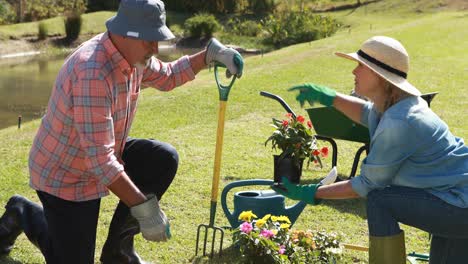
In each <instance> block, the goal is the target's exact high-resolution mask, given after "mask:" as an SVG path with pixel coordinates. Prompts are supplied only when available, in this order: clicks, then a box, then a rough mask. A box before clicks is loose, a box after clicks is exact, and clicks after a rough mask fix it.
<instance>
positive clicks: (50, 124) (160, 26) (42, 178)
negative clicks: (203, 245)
mask: <svg viewBox="0 0 468 264" xmlns="http://www.w3.org/2000/svg"><path fill="white" fill-rule="evenodd" d="M165 16H166V13H165V8H164V3H163V2H162V1H160V0H122V1H121V2H120V6H119V10H118V11H117V14H116V15H115V16H114V17H112V18H110V19H109V20H108V21H107V22H106V27H107V31H106V32H104V33H102V34H99V35H97V36H95V37H93V38H92V39H90V40H88V41H86V42H84V43H83V44H82V45H80V46H79V47H78V48H77V49H76V50H75V51H74V52H73V53H72V54H71V55H70V56H69V57H68V58H67V59H66V60H65V63H64V65H63V66H62V68H61V70H60V72H59V73H58V76H57V78H56V81H55V84H54V87H53V90H52V94H51V97H50V100H49V104H48V107H47V111H46V113H45V115H44V117H43V118H42V122H41V124H40V127H39V129H38V132H37V134H36V137H35V139H34V142H33V144H32V148H31V151H30V155H29V172H30V186H31V187H32V188H33V189H34V190H36V192H37V195H38V197H39V199H40V201H41V203H42V206H41V205H38V204H36V203H34V202H32V201H30V200H28V199H26V198H25V197H23V196H20V195H14V196H13V197H11V198H10V199H9V201H8V202H7V204H6V206H5V212H4V214H3V216H2V217H1V218H0V254H2V255H6V254H8V253H9V252H10V251H11V250H12V247H13V245H14V242H15V240H16V238H17V237H18V235H19V234H21V233H22V232H24V233H25V235H26V236H27V237H28V239H29V240H30V241H31V242H32V243H33V244H34V245H36V246H37V247H38V248H39V249H40V251H41V252H42V254H43V255H44V259H45V262H46V263H49V264H56V263H60V264H65V263H66V264H70V263H77V264H88V263H94V253H95V241H96V228H97V223H98V216H99V208H100V201H101V198H102V197H104V196H106V195H108V194H109V191H110V192H112V193H114V194H115V195H116V196H117V197H118V198H119V200H120V201H119V203H118V205H117V207H116V209H115V212H114V215H113V217H112V221H111V223H110V226H109V232H108V237H107V240H106V242H105V244H104V246H103V248H102V252H101V255H100V261H101V262H102V263H105V264H108V263H111V264H115V263H132V264H135V263H144V261H143V260H141V258H140V257H139V256H138V254H137V253H136V252H135V249H134V246H133V238H134V236H135V235H136V234H138V233H140V232H141V233H142V235H143V237H144V238H145V239H147V240H149V241H166V240H167V239H169V238H170V236H171V233H170V224H169V220H168V219H167V217H166V215H165V213H164V212H163V211H162V210H161V208H160V207H159V201H160V200H161V198H162V196H163V194H164V193H165V191H166V190H167V189H168V187H169V186H170V184H171V182H172V180H173V178H174V176H175V175H176V172H177V166H178V162H179V160H178V154H177V152H176V150H175V149H174V148H173V147H172V146H171V145H169V144H168V143H164V142H160V141H157V140H152V139H137V138H130V137H128V134H129V131H130V128H131V124H132V121H133V118H134V115H135V112H136V105H137V100H138V96H139V93H140V89H141V88H142V86H144V87H154V88H156V89H158V90H161V91H170V90H172V89H173V88H175V87H177V86H180V85H182V84H184V83H186V82H188V81H191V80H193V79H194V78H195V75H196V74H197V73H198V72H199V71H200V70H202V69H203V68H205V67H206V66H207V65H208V64H210V63H213V62H218V63H221V64H223V65H225V66H226V68H227V71H229V72H230V73H231V74H233V75H236V76H237V77H241V75H242V71H243V59H242V56H241V55H240V54H239V53H238V52H237V51H235V50H234V49H232V48H227V47H226V46H224V45H223V44H221V43H220V42H219V41H218V40H216V39H211V40H210V42H209V43H208V45H207V47H206V49H205V50H203V51H201V52H199V53H196V54H194V55H190V56H183V57H181V58H179V59H178V60H176V61H173V62H171V63H166V62H162V61H160V60H159V59H157V58H156V57H155V56H153V55H156V54H158V44H159V41H165V40H170V39H173V38H174V35H173V34H172V32H171V31H170V30H169V28H168V27H167V26H166V24H165V18H166V17H165ZM336 54H337V55H338V56H341V57H344V58H347V59H350V60H353V61H356V62H357V66H356V68H355V69H354V71H353V74H354V75H355V92H356V93H357V94H358V95H360V96H363V97H365V98H367V99H369V100H368V101H364V100H361V99H359V98H357V97H351V96H347V95H344V94H341V93H338V92H336V91H335V90H333V89H331V88H328V87H325V86H321V85H316V84H310V83H309V84H303V85H299V86H294V87H293V88H291V89H290V90H293V91H298V92H299V94H298V96H297V100H298V101H299V102H300V103H301V105H303V104H304V102H306V101H307V102H309V103H313V102H319V103H321V104H323V105H326V106H330V107H335V108H336V109H338V110H340V111H341V112H343V113H344V114H346V115H347V116H348V117H350V118H351V119H353V120H354V121H356V122H359V123H361V124H363V125H365V126H367V127H368V128H369V133H370V136H371V143H370V150H369V155H368V156H367V158H366V159H365V160H364V162H363V164H362V167H361V173H360V175H358V176H357V177H355V178H353V179H352V180H348V181H342V182H338V183H334V184H331V185H327V186H320V185H316V184H310V185H294V184H291V183H289V182H288V181H287V180H285V181H284V186H285V189H277V191H278V192H280V193H282V194H283V195H285V196H287V197H290V198H292V199H297V200H304V201H306V202H307V203H309V204H312V205H314V204H317V201H319V200H322V199H350V198H358V197H364V198H367V217H368V225H369V244H370V249H369V262H370V263H405V247H404V235H403V231H402V230H401V229H400V228H399V223H404V224H407V225H411V226H414V227H417V228H420V229H422V230H425V231H427V232H429V233H431V234H432V242H431V250H430V259H431V260H430V262H431V263H463V261H466V260H467V259H468V250H466V248H467V247H468V148H467V147H466V146H465V145H464V142H463V140H462V139H460V138H457V137H455V136H454V135H452V134H451V133H450V131H449V129H448V126H447V125H446V124H445V123H444V122H443V121H442V120H441V119H440V118H439V117H438V116H437V115H436V114H434V112H432V111H431V110H430V109H429V107H428V105H427V103H426V102H425V101H424V100H423V99H421V97H420V95H421V93H420V91H419V90H418V89H417V88H416V87H414V86H413V85H411V84H410V83H409V82H408V81H407V74H408V70H409V60H408V54H407V52H406V50H405V48H404V47H403V46H402V44H401V43H399V42H398V41H397V40H395V39H392V38H389V37H382V36H377V37H373V38H371V39H369V40H367V41H365V42H364V44H363V45H362V47H361V49H360V50H359V51H357V52H356V53H350V54H344V53H336Z"/></svg>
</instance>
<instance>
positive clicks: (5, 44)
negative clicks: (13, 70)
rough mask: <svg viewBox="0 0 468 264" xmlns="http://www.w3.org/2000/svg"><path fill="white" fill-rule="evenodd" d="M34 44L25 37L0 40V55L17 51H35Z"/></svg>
mask: <svg viewBox="0 0 468 264" xmlns="http://www.w3.org/2000/svg"><path fill="white" fill-rule="evenodd" d="M35 50H36V46H35V45H33V44H32V43H31V42H29V41H28V40H25V39H18V40H2V41H0V56H2V55H6V54H13V53H18V52H29V51H35Z"/></svg>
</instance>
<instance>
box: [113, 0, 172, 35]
mask: <svg viewBox="0 0 468 264" xmlns="http://www.w3.org/2000/svg"><path fill="white" fill-rule="evenodd" d="M106 27H107V30H108V31H109V32H111V33H113V34H117V35H120V36H124V37H133V38H137V39H141V40H146V41H163V40H169V39H173V38H175V37H174V34H172V32H171V30H170V29H169V28H168V27H167V26H166V10H165V9H164V3H163V2H162V1H161V0H122V1H120V5H119V10H118V11H117V14H116V15H115V16H113V17H111V18H110V19H109V20H107V21H106Z"/></svg>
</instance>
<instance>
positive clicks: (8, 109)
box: [0, 48, 196, 129]
mask: <svg viewBox="0 0 468 264" xmlns="http://www.w3.org/2000/svg"><path fill="white" fill-rule="evenodd" d="M182 52H183V53H184V54H193V53H194V52H196V50H184V51H179V50H178V51H175V50H174V49H171V48H166V50H164V54H163V55H158V58H160V59H161V60H163V61H171V60H173V59H176V58H178V57H180V56H181V55H182V54H183V53H182ZM169 53H170V54H169ZM64 59H65V56H63V57H58V58H40V59H35V58H32V57H31V58H22V59H10V60H9V61H8V63H7V62H6V61H4V60H2V64H1V65H0V129H2V128H5V127H9V126H17V125H18V117H19V116H21V118H22V122H23V123H24V122H29V121H32V120H34V119H38V118H41V117H42V115H43V114H44V112H45V110H46V108H47V102H48V100H49V96H50V93H51V90H52V86H53V84H54V82H55V78H56V76H57V73H58V72H59V70H60V67H61V66H62V64H63V62H64ZM19 60H22V62H21V63H20V62H18V61H19Z"/></svg>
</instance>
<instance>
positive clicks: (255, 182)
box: [221, 179, 273, 218]
mask: <svg viewBox="0 0 468 264" xmlns="http://www.w3.org/2000/svg"><path fill="white" fill-rule="evenodd" d="M272 184H273V181H272V180H262V179H256V180H243V181H235V182H231V183H229V184H228V185H226V187H224V189H223V192H222V193H221V206H222V207H223V211H224V213H225V214H226V216H228V215H229V217H231V218H232V217H234V215H233V214H232V213H231V211H229V208H228V207H227V203H226V196H227V194H228V192H229V191H230V190H231V189H232V188H236V187H242V186H250V185H268V186H270V185H272Z"/></svg>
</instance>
